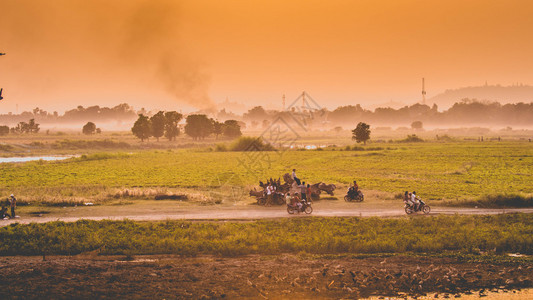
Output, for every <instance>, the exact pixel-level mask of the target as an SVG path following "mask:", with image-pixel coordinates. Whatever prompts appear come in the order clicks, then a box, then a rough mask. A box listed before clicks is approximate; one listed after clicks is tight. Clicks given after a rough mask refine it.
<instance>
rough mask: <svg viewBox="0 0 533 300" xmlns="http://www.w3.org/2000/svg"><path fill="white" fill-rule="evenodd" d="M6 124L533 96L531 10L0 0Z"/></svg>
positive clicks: (521, 5) (450, 4)
mask: <svg viewBox="0 0 533 300" xmlns="http://www.w3.org/2000/svg"><path fill="white" fill-rule="evenodd" d="M0 14H1V17H0V52H6V53H7V55H6V56H1V57H0V87H3V88H4V94H3V96H4V97H5V99H4V100H3V103H1V104H0V113H5V112H8V111H13V112H15V109H16V104H18V106H19V112H20V111H22V110H29V109H32V108H34V107H37V106H38V107H40V108H43V109H45V110H48V111H53V110H57V111H59V112H62V111H64V110H65V109H70V108H73V107H75V106H77V105H84V106H89V105H101V106H114V105H116V104H118V103H121V102H127V103H130V104H132V105H133V106H134V107H135V108H141V107H146V108H147V109H177V110H179V109H182V110H184V111H190V110H191V109H193V108H205V107H209V106H211V105H212V103H216V102H221V101H223V100H225V99H226V97H228V98H229V99H230V101H236V102H241V103H245V104H246V105H263V106H266V107H275V106H278V108H280V106H281V95H282V94H286V95H287V99H288V101H290V100H292V99H294V98H296V97H297V96H298V94H299V93H300V92H301V91H303V90H306V91H307V92H308V93H309V94H311V95H312V96H313V98H314V99H315V100H317V102H319V104H320V105H322V106H326V107H329V108H334V107H336V106H338V105H346V104H354V103H362V104H363V105H366V106H371V105H375V104H380V103H384V102H388V101H390V100H392V101H399V102H403V103H406V104H411V103H414V102H416V101H418V100H419V99H420V97H421V96H420V89H421V78H422V77H425V78H426V89H427V97H431V96H433V95H435V94H437V93H440V92H443V91H444V90H445V89H448V88H457V87H462V86H472V85H481V84H484V83H485V81H488V82H489V83H492V84H502V85H510V84H513V83H517V82H520V83H524V84H533V60H532V54H531V53H533V17H532V16H533V1H529V0H524V1H512V0H510V1H504V0H501V1H492V0H483V1H477V0H469V1H464V0H447V1H428V0H426V1H414V0H411V1H408V0H353V1H343V0H331V1H317V0H292V1H281V0H265V1H259V0H224V1H217V0H209V1H208V0H191V1H177V0H176V1H174V0H0Z"/></svg>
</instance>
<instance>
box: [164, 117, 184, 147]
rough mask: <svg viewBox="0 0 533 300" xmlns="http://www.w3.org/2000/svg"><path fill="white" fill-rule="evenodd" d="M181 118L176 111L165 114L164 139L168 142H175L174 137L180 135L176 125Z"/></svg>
mask: <svg viewBox="0 0 533 300" xmlns="http://www.w3.org/2000/svg"><path fill="white" fill-rule="evenodd" d="M182 118H183V115H182V114H180V113H179V112H177V111H167V112H165V137H166V138H167V139H168V140H169V141H172V140H174V141H175V140H176V137H177V136H178V135H179V134H180V129H179V127H178V123H179V122H180V121H181V119H182Z"/></svg>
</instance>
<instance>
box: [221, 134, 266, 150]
mask: <svg viewBox="0 0 533 300" xmlns="http://www.w3.org/2000/svg"><path fill="white" fill-rule="evenodd" d="M229 149H230V150H231V151H274V150H276V148H274V147H273V146H272V145H270V144H266V143H264V142H263V139H262V138H260V137H258V138H256V137H249V136H243V137H240V138H239V139H237V140H236V141H235V142H233V144H231V146H230V148H229Z"/></svg>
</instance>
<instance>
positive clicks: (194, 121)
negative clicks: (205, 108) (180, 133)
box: [185, 115, 213, 140]
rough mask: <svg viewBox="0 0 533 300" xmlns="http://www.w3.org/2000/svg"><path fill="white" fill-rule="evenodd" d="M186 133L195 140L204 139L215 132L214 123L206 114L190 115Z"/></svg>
mask: <svg viewBox="0 0 533 300" xmlns="http://www.w3.org/2000/svg"><path fill="white" fill-rule="evenodd" d="M185 133H186V134H187V135H188V136H190V137H192V138H193V139H194V140H197V139H204V138H205V137H206V136H209V135H210V134H211V133H213V123H212V122H211V120H209V119H208V118H207V116H206V115H189V116H187V124H185Z"/></svg>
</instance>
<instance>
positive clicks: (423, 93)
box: [422, 77, 426, 105]
mask: <svg viewBox="0 0 533 300" xmlns="http://www.w3.org/2000/svg"><path fill="white" fill-rule="evenodd" d="M422 104H424V105H425V104H426V85H425V82H424V78H423V77H422Z"/></svg>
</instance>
